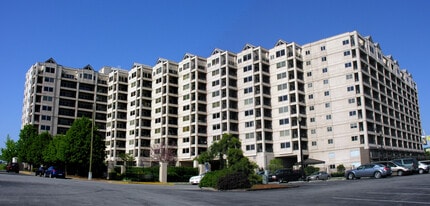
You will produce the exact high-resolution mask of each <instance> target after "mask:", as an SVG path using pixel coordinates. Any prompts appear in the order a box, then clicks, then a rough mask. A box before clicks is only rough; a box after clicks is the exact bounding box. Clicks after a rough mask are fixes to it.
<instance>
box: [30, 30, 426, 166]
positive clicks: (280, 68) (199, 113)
mask: <svg viewBox="0 0 430 206" xmlns="http://www.w3.org/2000/svg"><path fill="white" fill-rule="evenodd" d="M51 68H53V70H55V72H54V73H52V72H50V71H51ZM25 85H26V87H25V90H24V101H23V110H22V111H23V116H22V123H23V125H24V124H27V123H32V124H35V125H37V126H38V128H39V130H40V131H42V130H46V129H47V128H48V130H49V131H50V132H51V133H52V134H56V133H64V132H65V131H66V130H67V128H69V127H70V125H71V122H72V121H73V119H75V118H76V117H80V116H91V115H92V113H93V110H92V105H93V104H94V103H95V105H96V108H95V117H96V118H95V119H96V123H97V124H98V126H99V128H101V131H102V132H106V145H107V155H108V160H112V161H120V160H119V159H118V156H119V155H120V154H122V153H128V154H132V155H133V156H134V157H135V160H136V165H138V166H146V165H151V164H152V162H154V161H155V162H156V161H159V160H158V159H156V155H154V154H153V151H152V150H153V148H152V147H153V146H154V145H165V146H166V147H167V148H168V149H169V150H171V151H174V156H175V157H176V161H177V164H178V165H179V164H181V165H191V164H192V161H193V160H194V158H195V157H197V156H198V155H199V154H201V153H202V152H204V151H206V150H207V148H208V147H210V145H212V143H213V142H214V141H218V140H219V139H221V137H222V134H224V133H231V134H233V135H235V136H237V137H239V139H240V140H241V141H242V149H243V151H244V154H245V156H247V157H249V158H250V159H251V160H252V161H254V162H256V163H257V164H258V165H259V166H260V167H264V168H265V167H267V165H268V163H269V162H270V160H271V159H273V158H280V159H282V160H283V162H284V164H285V166H286V167H291V166H294V165H295V164H296V163H297V162H299V161H301V160H305V159H308V158H313V159H318V160H323V161H324V162H325V163H324V164H319V165H316V166H318V167H320V168H324V169H327V170H335V168H336V167H337V166H338V165H340V164H343V165H345V166H346V167H354V166H356V165H359V164H362V163H366V162H371V161H377V160H381V159H392V158H396V157H401V156H416V157H419V156H420V155H423V146H422V142H421V129H422V128H421V119H420V114H419V105H418V94H417V85H416V83H415V82H414V81H413V79H412V76H411V74H410V73H408V72H407V71H406V70H402V69H400V66H399V64H398V62H397V61H396V60H395V59H393V57H391V56H389V55H384V54H383V53H382V50H381V48H380V46H379V44H377V43H375V42H373V39H372V38H371V37H363V36H361V35H360V34H359V33H358V32H356V31H353V32H347V33H344V34H340V35H336V36H333V37H329V38H326V39H322V40H319V41H315V42H312V43H309V44H305V45H302V46H300V45H298V44H296V43H294V42H292V43H288V42H285V41H283V40H279V41H278V42H276V44H275V45H274V47H273V48H271V49H265V48H262V47H256V46H253V45H250V44H246V45H245V46H244V48H243V49H242V50H241V51H240V52H239V53H237V54H235V53H233V52H229V51H223V50H220V49H215V50H214V51H213V52H212V53H211V55H210V56H209V57H208V58H203V57H198V56H196V55H192V54H185V56H184V58H183V59H182V60H181V61H180V62H179V63H176V62H173V61H170V60H166V59H161V58H160V59H159V60H158V61H157V63H156V65H155V66H153V67H151V66H146V65H141V64H135V65H133V67H132V69H131V70H130V71H128V72H127V71H122V70H119V69H115V68H110V67H106V68H103V69H102V70H100V71H99V72H95V71H94V70H93V69H92V68H91V66H86V67H84V68H82V69H73V68H66V67H63V66H61V65H58V64H57V63H56V62H55V61H54V60H52V59H50V60H48V61H46V62H43V63H36V64H35V65H33V66H32V67H31V68H30V69H29V71H28V72H27V75H26V83H25ZM95 91H96V92H95ZM94 97H95V98H94ZM49 119H50V120H49Z"/></svg>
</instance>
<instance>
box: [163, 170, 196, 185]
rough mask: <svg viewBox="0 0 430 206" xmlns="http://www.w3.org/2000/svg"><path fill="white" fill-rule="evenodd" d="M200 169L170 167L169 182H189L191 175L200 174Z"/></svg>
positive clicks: (168, 172) (168, 171)
mask: <svg viewBox="0 0 430 206" xmlns="http://www.w3.org/2000/svg"><path fill="white" fill-rule="evenodd" d="M198 172H199V171H198V169H197V168H193V167H168V168H167V181H168V182H188V180H189V179H190V177H192V176H194V175H197V174H198Z"/></svg>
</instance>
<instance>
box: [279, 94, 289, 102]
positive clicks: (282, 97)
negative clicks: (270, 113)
mask: <svg viewBox="0 0 430 206" xmlns="http://www.w3.org/2000/svg"><path fill="white" fill-rule="evenodd" d="M278 101H279V102H284V101H288V95H283V96H279V97H278Z"/></svg>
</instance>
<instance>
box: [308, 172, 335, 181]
mask: <svg viewBox="0 0 430 206" xmlns="http://www.w3.org/2000/svg"><path fill="white" fill-rule="evenodd" d="M329 178H330V174H328V173H327V172H314V173H312V174H310V175H309V176H307V177H306V180H307V181H310V180H328V179H329Z"/></svg>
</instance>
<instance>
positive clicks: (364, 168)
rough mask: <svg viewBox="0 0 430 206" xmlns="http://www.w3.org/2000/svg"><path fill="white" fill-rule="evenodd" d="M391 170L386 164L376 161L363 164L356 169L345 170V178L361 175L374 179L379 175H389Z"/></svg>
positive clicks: (349, 178) (359, 176)
mask: <svg viewBox="0 0 430 206" xmlns="http://www.w3.org/2000/svg"><path fill="white" fill-rule="evenodd" d="M391 174H392V171H391V169H390V168H389V167H388V166H385V165H383V164H377V163H370V164H363V165H360V166H359V167H357V168H356V169H352V170H347V171H345V178H346V179H347V180H352V179H360V178H361V177H374V178H376V179H378V178H381V177H387V176H391Z"/></svg>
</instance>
